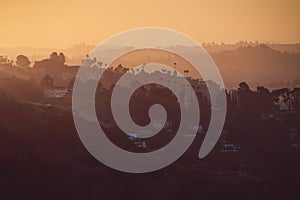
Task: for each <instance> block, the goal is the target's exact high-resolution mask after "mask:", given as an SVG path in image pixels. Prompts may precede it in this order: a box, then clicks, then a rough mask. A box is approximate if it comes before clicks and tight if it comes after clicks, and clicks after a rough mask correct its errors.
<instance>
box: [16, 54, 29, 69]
mask: <svg viewBox="0 0 300 200" xmlns="http://www.w3.org/2000/svg"><path fill="white" fill-rule="evenodd" d="M30 63H31V62H30V61H29V59H28V58H27V57H26V56H24V55H18V56H17V58H16V64H17V66H20V67H29V65H30Z"/></svg>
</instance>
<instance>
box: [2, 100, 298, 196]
mask: <svg viewBox="0 0 300 200" xmlns="http://www.w3.org/2000/svg"><path fill="white" fill-rule="evenodd" d="M0 160H1V164H0V170H1V172H0V188H1V193H0V198H1V199H180V200H182V199H201V198H202V199H285V198H289V197H293V198H294V199H298V198H299V197H300V193H299V182H298V179H297V177H299V174H293V173H294V172H290V173H289V172H286V173H285V174H286V175H285V176H281V177H276V176H273V177H267V176H257V175H254V174H249V173H247V172H245V171H243V170H228V169H226V170H225V169H224V167H225V165H226V163H224V164H223V165H224V166H219V167H218V168H215V167H214V168H212V167H210V162H211V161H209V159H208V160H207V159H206V160H199V159H197V158H194V159H187V158H184V159H179V160H178V161H176V162H175V163H174V164H172V165H171V166H169V167H167V168H165V169H163V170H160V171H158V172H153V173H148V174H126V173H121V172H117V171H115V170H112V169H110V168H108V167H106V166H104V165H102V164H101V163H99V162H98V161H96V160H95V159H94V158H93V157H92V156H91V155H90V154H89V153H88V152H87V151H86V150H85V148H84V147H83V145H82V144H81V142H80V140H79V138H78V136H77V133H76V130H75V128H74V124H73V120H72V115H71V113H68V112H65V111H62V110H59V109H57V108H54V107H51V106H45V105H40V104H29V103H22V102H17V101H13V100H11V99H7V98H6V97H3V96H1V97H0ZM297 197H298V198H297Z"/></svg>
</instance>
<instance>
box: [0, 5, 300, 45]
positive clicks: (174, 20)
mask: <svg viewBox="0 0 300 200" xmlns="http://www.w3.org/2000/svg"><path fill="white" fill-rule="evenodd" d="M0 2H1V6H0V24H1V29H0V46H26V47H55V48H64V47H67V46H71V45H73V44H78V43H82V42H85V43H87V44H93V45H96V44H98V43H99V42H101V41H103V40H104V39H106V38H107V37H109V36H111V35H113V34H116V33H118V32H120V31H124V30H127V29H131V28H137V27H145V26H158V27H166V28H170V29H175V30H177V31H180V32H183V33H185V34H187V35H189V36H191V37H193V38H194V39H196V40H197V41H198V42H200V43H203V42H225V43H234V42H237V41H240V40H248V41H261V42H266V41H271V42H282V43H292V42H300V20H299V19H300V1H299V0H265V1H261V0H249V1H242V0H226V1H225V0H223V1H222V0H207V1H201V0H168V1H164V0H147V1H144V0H123V1H122V0H119V1H116V0H108V1H101V0H85V1H78V0H73V1H70V0H51V1H47V2H46V1H40V0H22V1H17V0H7V1H3V0H0Z"/></svg>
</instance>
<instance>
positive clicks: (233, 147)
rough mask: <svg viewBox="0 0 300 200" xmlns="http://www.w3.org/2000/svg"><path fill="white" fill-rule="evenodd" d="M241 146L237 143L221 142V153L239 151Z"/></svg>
mask: <svg viewBox="0 0 300 200" xmlns="http://www.w3.org/2000/svg"><path fill="white" fill-rule="evenodd" d="M240 150H241V147H240V145H238V144H222V145H221V152H222V153H238V152H240Z"/></svg>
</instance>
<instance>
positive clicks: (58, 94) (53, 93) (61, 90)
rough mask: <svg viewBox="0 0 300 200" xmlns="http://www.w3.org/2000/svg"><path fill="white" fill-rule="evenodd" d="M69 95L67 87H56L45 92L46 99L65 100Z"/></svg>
mask: <svg viewBox="0 0 300 200" xmlns="http://www.w3.org/2000/svg"><path fill="white" fill-rule="evenodd" d="M68 93H69V89H68V88H65V87H55V88H51V89H50V88H49V89H45V90H44V97H45V98H63V97H64V96H66V95H67V94H68Z"/></svg>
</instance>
